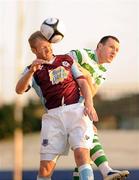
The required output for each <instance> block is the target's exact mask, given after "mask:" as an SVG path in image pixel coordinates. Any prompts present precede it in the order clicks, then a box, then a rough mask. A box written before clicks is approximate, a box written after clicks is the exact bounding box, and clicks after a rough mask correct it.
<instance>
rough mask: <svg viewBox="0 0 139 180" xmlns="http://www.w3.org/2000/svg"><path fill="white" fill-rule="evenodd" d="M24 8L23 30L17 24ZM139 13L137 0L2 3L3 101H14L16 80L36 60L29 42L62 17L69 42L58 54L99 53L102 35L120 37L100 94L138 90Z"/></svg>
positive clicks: (0, 73)
mask: <svg viewBox="0 0 139 180" xmlns="http://www.w3.org/2000/svg"><path fill="white" fill-rule="evenodd" d="M20 3H21V4H22V8H21V9H20V13H21V12H22V14H21V15H23V17H24V18H23V24H22V25H23V26H22V27H23V28H21V25H19V24H18V21H17V20H18V18H19V14H18V9H17V8H18V7H19V4H20ZM138 10H139V3H138V1H137V0H105V1H104V0H93V1H92V0H69V1H65V0H23V1H20V0H17V1H15V0H1V1H0V20H1V23H2V25H1V29H0V38H1V41H0V56H1V58H0V59H1V64H0V94H1V99H3V101H5V100H6V101H9V100H11V99H13V98H14V97H15V92H14V88H15V82H16V80H17V77H18V76H19V74H20V72H21V70H22V69H23V67H24V66H25V65H27V64H29V63H31V62H32V60H33V58H35V57H34V56H33V55H32V53H31V51H30V48H29V45H28V41H27V40H28V37H29V35H30V34H31V33H32V32H33V31H36V30H38V29H39V28H40V24H41V23H42V22H43V21H44V19H46V18H47V17H49V16H53V17H58V18H59V19H61V20H62V21H63V22H64V23H65V26H66V33H65V38H64V39H63V41H61V42H60V43H58V44H55V45H54V50H55V53H59V54H60V53H65V52H67V51H69V50H71V49H74V48H82V47H89V48H93V49H95V47H96V44H97V42H98V41H99V39H100V38H101V37H102V36H104V35H108V34H111V35H115V36H117V37H118V38H119V40H120V44H121V45H120V46H121V48H120V52H119V54H118V56H117V58H116V59H115V60H114V62H113V63H112V64H111V67H110V68H109V72H108V78H107V81H106V82H105V83H104V85H103V86H102V88H101V89H100V92H106V93H107V92H108V93H109V91H110V90H112V91H114V92H115V93H117V92H122V93H125V91H127V90H128V91H138V87H139V86H138V84H139V48H138V47H139V30H138V29H139V14H138ZM20 22H21V20H20ZM18 33H19V34H18Z"/></svg>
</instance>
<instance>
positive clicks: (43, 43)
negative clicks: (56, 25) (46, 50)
mask: <svg viewBox="0 0 139 180" xmlns="http://www.w3.org/2000/svg"><path fill="white" fill-rule="evenodd" d="M50 45H51V43H49V42H48V41H47V40H44V39H40V38H37V39H36V41H35V46H37V47H38V46H39V47H40V46H50Z"/></svg>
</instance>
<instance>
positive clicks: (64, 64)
mask: <svg viewBox="0 0 139 180" xmlns="http://www.w3.org/2000/svg"><path fill="white" fill-rule="evenodd" d="M62 65H63V66H65V67H69V66H70V64H69V63H68V62H67V61H63V62H62Z"/></svg>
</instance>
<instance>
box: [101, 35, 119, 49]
mask: <svg viewBox="0 0 139 180" xmlns="http://www.w3.org/2000/svg"><path fill="white" fill-rule="evenodd" d="M109 38H111V39H113V40H115V41H117V42H118V43H120V41H119V39H118V38H117V37H115V36H111V35H108V36H104V37H102V38H101V39H100V41H99V43H98V44H100V43H101V44H103V45H104V44H105V43H106V42H107V41H108V39H109ZM98 44H97V47H98Z"/></svg>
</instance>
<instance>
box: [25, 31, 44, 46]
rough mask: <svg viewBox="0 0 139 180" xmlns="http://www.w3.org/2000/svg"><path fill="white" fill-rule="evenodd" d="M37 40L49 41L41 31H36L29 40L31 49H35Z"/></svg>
mask: <svg viewBox="0 0 139 180" xmlns="http://www.w3.org/2000/svg"><path fill="white" fill-rule="evenodd" d="M37 39H40V40H45V41H47V39H46V38H45V37H44V36H43V35H42V33H41V32H40V31H36V32H34V33H33V34H31V36H30V37H29V39H28V42H29V44H30V47H31V48H34V47H35V43H36V40H37Z"/></svg>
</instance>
